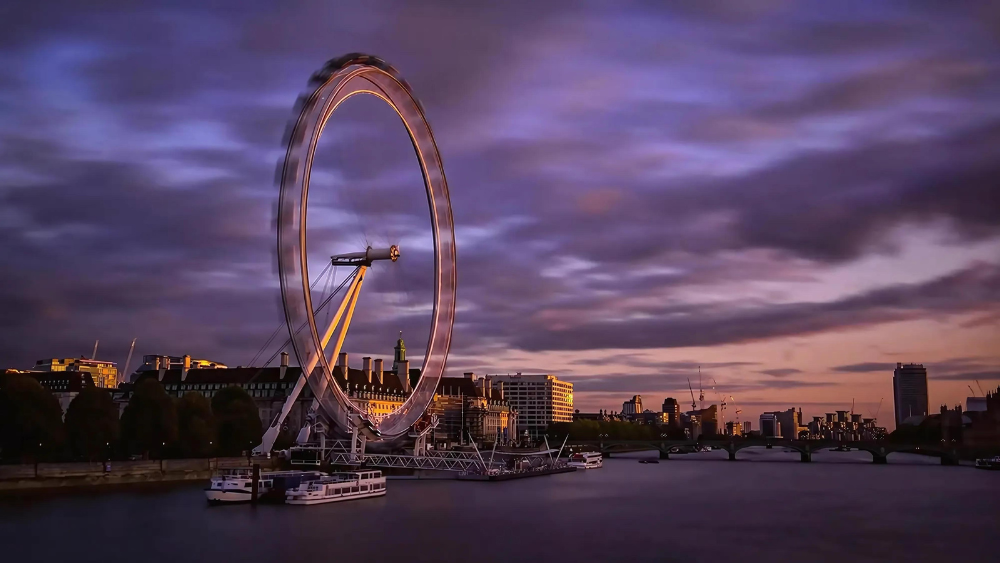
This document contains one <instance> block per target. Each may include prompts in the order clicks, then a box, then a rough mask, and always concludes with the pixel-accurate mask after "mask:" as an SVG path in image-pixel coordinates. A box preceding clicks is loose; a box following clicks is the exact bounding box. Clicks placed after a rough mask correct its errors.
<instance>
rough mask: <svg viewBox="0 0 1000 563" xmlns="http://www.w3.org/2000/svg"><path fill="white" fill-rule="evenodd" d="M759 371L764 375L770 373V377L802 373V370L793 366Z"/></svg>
mask: <svg viewBox="0 0 1000 563" xmlns="http://www.w3.org/2000/svg"><path fill="white" fill-rule="evenodd" d="M760 373H763V374H764V375H770V376H771V377H788V376H789V375H795V374H796V373H802V370H800V369H795V368H776V369H765V370H761V371H760Z"/></svg>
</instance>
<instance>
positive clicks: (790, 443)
mask: <svg viewBox="0 0 1000 563" xmlns="http://www.w3.org/2000/svg"><path fill="white" fill-rule="evenodd" d="M567 445H570V446H592V447H595V448H596V449H599V450H600V452H601V453H602V454H604V455H605V456H607V457H611V456H612V455H614V454H615V453H625V452H637V451H649V450H656V451H658V452H659V453H660V459H670V454H672V453H673V454H677V453H682V452H684V451H685V450H694V449H695V448H698V447H702V446H711V447H712V448H713V449H719V450H725V451H727V452H728V453H729V460H730V461H735V460H736V454H737V452H739V451H740V450H742V449H745V448H753V447H764V448H768V449H770V448H788V449H791V450H795V451H797V452H799V457H800V460H801V461H803V462H810V461H812V454H813V452H817V451H820V450H822V449H824V448H827V449H829V448H838V447H845V448H851V449H854V450H864V451H866V452H868V453H870V454H871V455H872V461H873V462H874V463H888V456H889V454H892V453H897V452H901V453H902V452H906V453H917V454H923V455H930V456H934V457H939V458H941V465H958V460H959V457H960V456H959V450H958V448H957V447H956V446H954V445H949V444H941V445H940V446H939V445H926V444H920V445H911V444H897V443H892V442H886V441H859V442H843V441H837V440H782V439H780V438H748V439H728V440H727V439H722V440H613V439H601V440H569V441H568V442H567Z"/></svg>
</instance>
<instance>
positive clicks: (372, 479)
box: [285, 470, 385, 505]
mask: <svg viewBox="0 0 1000 563" xmlns="http://www.w3.org/2000/svg"><path fill="white" fill-rule="evenodd" d="M383 495H385V477H384V476H383V475H382V472H381V471H374V470H366V471H348V472H344V473H333V474H330V475H328V476H325V477H323V478H321V479H316V480H313V481H308V482H304V483H302V484H300V485H299V486H298V487H296V488H294V489H290V490H288V491H286V492H285V503H287V504H295V505H310V504H325V503H328V502H340V501H344V500H355V499H361V498H369V497H380V496H383Z"/></svg>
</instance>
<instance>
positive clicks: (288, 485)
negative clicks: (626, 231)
mask: <svg viewBox="0 0 1000 563" xmlns="http://www.w3.org/2000/svg"><path fill="white" fill-rule="evenodd" d="M324 475H326V474H325V473H320V472H319V471H264V472H261V473H260V477H258V479H257V499H258V500H261V501H278V502H281V500H283V499H284V498H285V491H287V490H288V489H293V488H295V487H298V486H299V485H300V484H302V483H303V482H304V481H310V480H315V479H318V478H321V477H323V476H324ZM252 497H253V471H252V470H251V469H249V468H241V469H230V470H226V471H223V472H221V473H219V474H218V475H216V476H215V477H212V480H211V482H209V485H208V487H207V488H205V498H206V499H207V500H208V502H209V503H210V504H235V503H241V502H250V501H251V500H252Z"/></svg>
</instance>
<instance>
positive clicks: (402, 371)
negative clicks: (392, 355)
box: [396, 360, 410, 393]
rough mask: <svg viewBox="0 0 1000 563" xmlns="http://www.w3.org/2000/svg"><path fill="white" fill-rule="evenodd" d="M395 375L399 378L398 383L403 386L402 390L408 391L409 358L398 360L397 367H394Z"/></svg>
mask: <svg viewBox="0 0 1000 563" xmlns="http://www.w3.org/2000/svg"><path fill="white" fill-rule="evenodd" d="M396 377H398V378H399V383H400V384H401V385H402V386H403V392H405V393H409V392H410V360H403V361H401V362H399V367H397V368H396Z"/></svg>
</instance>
